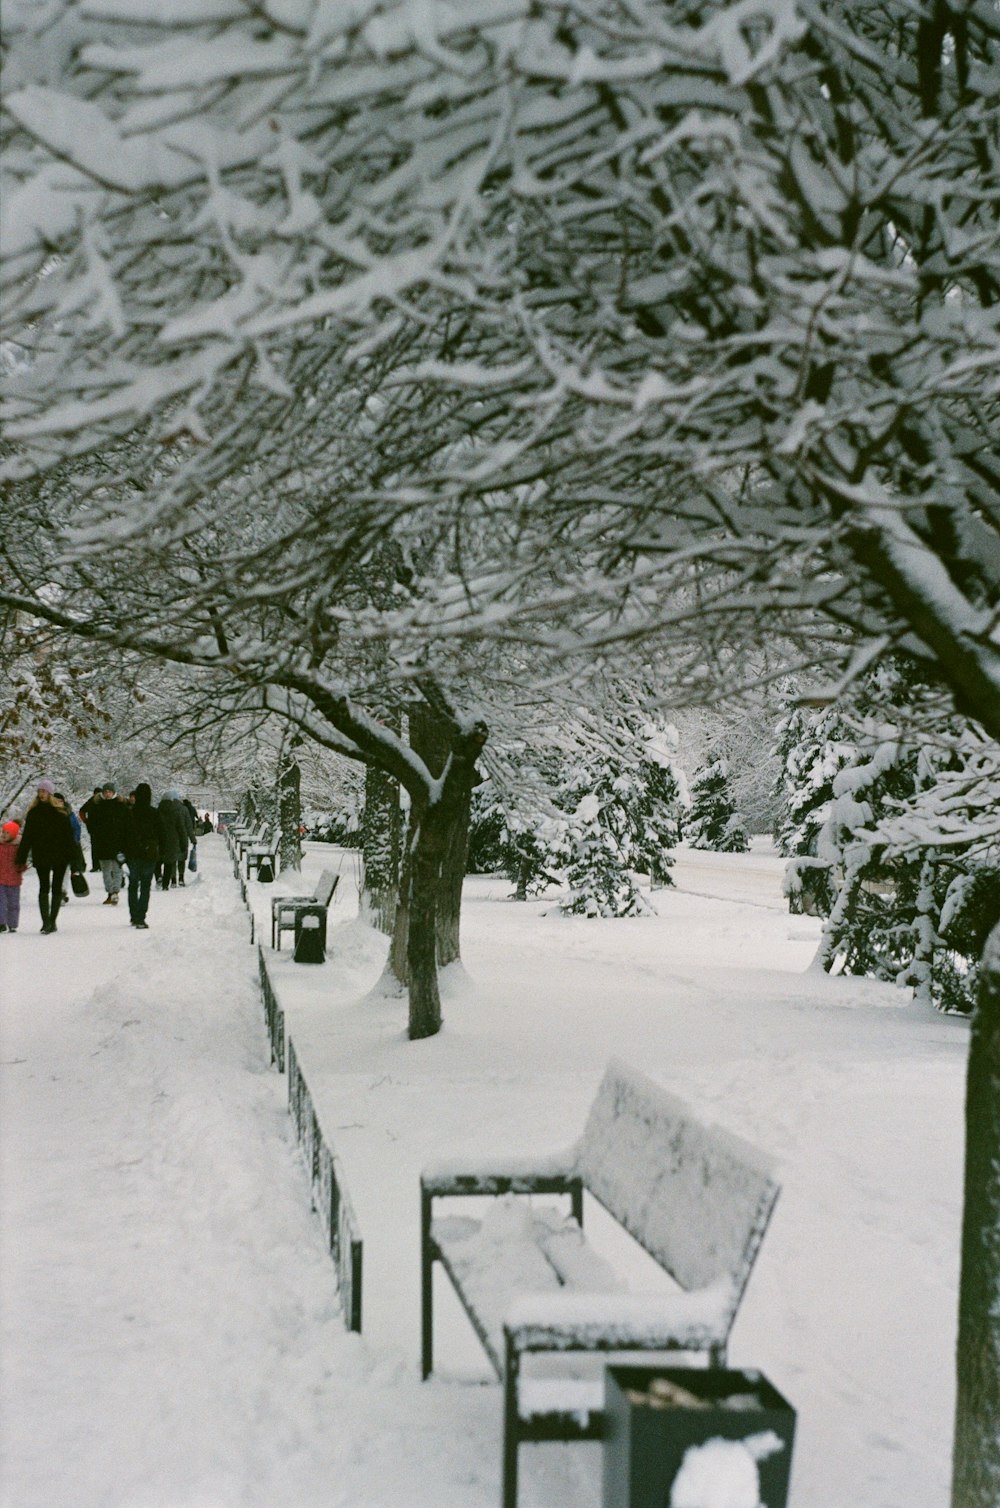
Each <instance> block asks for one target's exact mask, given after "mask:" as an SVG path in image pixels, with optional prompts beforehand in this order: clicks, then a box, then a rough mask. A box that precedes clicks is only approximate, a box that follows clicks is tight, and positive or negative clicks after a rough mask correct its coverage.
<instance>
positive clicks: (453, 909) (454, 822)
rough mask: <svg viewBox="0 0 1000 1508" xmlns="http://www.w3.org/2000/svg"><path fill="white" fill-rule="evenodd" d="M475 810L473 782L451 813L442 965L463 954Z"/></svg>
mask: <svg viewBox="0 0 1000 1508" xmlns="http://www.w3.org/2000/svg"><path fill="white" fill-rule="evenodd" d="M471 813H472V782H471V781H470V782H469V784H468V785H467V786H466V788H465V789H464V791H462V792H460V793H459V799H458V801H457V802H456V807H455V811H454V812H453V813H452V814H450V815H449V818H448V828H447V832H446V834H445V846H444V854H443V856H442V860H441V888H440V895H439V899H438V910H437V926H436V934H437V961H438V963H439V965H440V966H441V968H444V967H445V966H446V965H447V964H449V963H454V962H455V961H456V960H457V959H459V958H461V956H462V947H461V921H462V885H463V883H464V881H465V861H466V859H467V857H468V853H469V819H470V816H471Z"/></svg>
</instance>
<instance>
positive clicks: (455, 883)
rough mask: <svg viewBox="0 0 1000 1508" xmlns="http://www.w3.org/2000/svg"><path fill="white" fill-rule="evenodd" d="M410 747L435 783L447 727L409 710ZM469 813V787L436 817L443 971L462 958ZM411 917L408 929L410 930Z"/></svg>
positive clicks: (428, 712) (446, 749) (446, 746)
mask: <svg viewBox="0 0 1000 1508" xmlns="http://www.w3.org/2000/svg"><path fill="white" fill-rule="evenodd" d="M409 724H410V745H411V747H412V748H413V750H414V752H415V753H417V754H419V755H420V757H421V759H422V760H423V761H424V764H425V765H426V766H427V768H428V769H429V770H430V772H431V774H432V775H433V776H434V778H435V779H438V778H439V777H440V775H441V773H442V771H443V770H444V768H445V764H446V762H447V760H448V758H449V755H450V733H449V729H448V727H447V726H446V724H445V723H444V722H443V721H442V720H441V718H439V717H437V716H436V715H435V714H434V712H433V710H432V709H431V708H430V707H427V706H424V705H422V704H421V705H418V706H415V707H413V708H412V709H411V711H410V717H409ZM471 810H472V783H471V781H470V782H469V784H468V785H467V786H465V787H464V789H463V790H462V792H461V794H460V796H459V797H458V799H456V800H455V802H454V804H452V803H451V802H450V801H449V803H448V809H447V812H443V811H439V812H437V813H436V816H435V821H437V820H438V819H440V820H442V821H443V822H444V824H445V827H446V831H445V833H444V848H443V850H442V853H441V859H440V866H439V885H438V895H437V907H436V911H435V928H434V930H435V937H436V947H437V961H438V963H439V965H441V967H442V968H443V967H444V966H445V965H446V964H449V963H454V962H455V961H456V959H458V958H460V957H461V912H462V883H463V881H464V879H465V859H466V855H467V853H468V850H469V817H470V813H471ZM412 924H413V921H412V917H410V918H409V925H410V926H412Z"/></svg>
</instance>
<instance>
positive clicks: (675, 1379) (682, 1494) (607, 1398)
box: [604, 1366, 795, 1508]
mask: <svg viewBox="0 0 1000 1508" xmlns="http://www.w3.org/2000/svg"><path fill="white" fill-rule="evenodd" d="M604 1378H605V1386H604V1402H605V1418H604V1425H605V1433H604V1508H670V1505H671V1504H673V1503H674V1502H675V1501H679V1502H681V1503H684V1504H686V1503H687V1501H688V1491H687V1490H685V1489H686V1487H687V1486H688V1485H690V1486H691V1487H692V1488H693V1487H694V1480H695V1477H696V1476H698V1475H700V1476H701V1477H702V1478H704V1477H706V1476H707V1475H709V1474H710V1473H712V1472H713V1471H717V1472H722V1473H727V1474H729V1475H731V1474H732V1473H733V1472H734V1471H735V1472H736V1473H737V1474H739V1473H740V1472H743V1473H745V1474H748V1475H752V1473H753V1471H754V1469H756V1472H757V1478H758V1483H759V1486H758V1492H759V1496H760V1503H761V1508H787V1503H788V1483H789V1478H790V1476H791V1468H792V1443H793V1440H794V1436H795V1410H794V1409H793V1408H792V1406H791V1404H790V1403H788V1401H787V1400H786V1399H785V1398H783V1397H782V1396H781V1394H780V1393H779V1392H778V1390H777V1389H776V1388H774V1387H772V1385H771V1384H770V1383H769V1382H768V1381H767V1379H766V1378H765V1377H762V1376H761V1374H760V1373H759V1372H752V1371H751V1372H734V1371H727V1370H724V1369H722V1368H715V1367H712V1368H706V1369H704V1370H702V1369H695V1368H693V1367H653V1366H639V1367H617V1366H609V1367H607V1368H606V1369H605V1374H604ZM740 1444H742V1445H743V1447H744V1453H743V1455H739V1453H738V1452H737V1453H736V1454H734V1453H733V1450H732V1447H734V1446H736V1445H740ZM727 1447H728V1449H727ZM737 1456H738V1459H737ZM682 1472H683V1473H686V1475H687V1483H685V1482H684V1481H683V1480H682V1481H681V1482H678V1478H679V1477H681V1474H682ZM694 1500H695V1501H698V1500H699V1497H698V1495H697V1490H696V1489H695V1499H694Z"/></svg>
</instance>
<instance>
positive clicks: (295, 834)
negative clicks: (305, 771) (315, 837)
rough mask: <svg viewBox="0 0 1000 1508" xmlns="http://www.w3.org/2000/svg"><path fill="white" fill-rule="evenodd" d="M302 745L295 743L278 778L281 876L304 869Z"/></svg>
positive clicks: (290, 746) (292, 743) (279, 867)
mask: <svg viewBox="0 0 1000 1508" xmlns="http://www.w3.org/2000/svg"><path fill="white" fill-rule="evenodd" d="M301 742H302V740H301V738H298V737H296V738H294V739H292V741H291V744H290V745H289V748H288V750H287V752H286V754H285V758H284V762H283V764H282V767H281V770H280V771H279V774H278V823H279V830H280V833H281V841H280V844H279V847H278V869H279V872H283V871H284V870H286V869H301V868H302V836H301V831H300V829H301V827H302V771H301V769H300V768H299V762H298V759H297V758H296V756H295V752H294V751H295V749H296V748H297V747H298V745H299V744H301Z"/></svg>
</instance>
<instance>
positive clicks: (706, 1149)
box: [578, 1060, 779, 1319]
mask: <svg viewBox="0 0 1000 1508" xmlns="http://www.w3.org/2000/svg"><path fill="white" fill-rule="evenodd" d="M578 1170H579V1172H580V1174H581V1176H582V1177H583V1180H584V1183H585V1184H586V1186H587V1188H588V1189H589V1190H590V1192H591V1193H592V1194H593V1195H594V1197H595V1198H596V1199H598V1200H599V1201H600V1203H601V1204H603V1205H604V1207H605V1209H607V1210H608V1211H609V1212H610V1213H611V1214H612V1215H613V1216H614V1217H615V1219H616V1220H618V1221H619V1222H620V1223H621V1224H622V1225H623V1226H624V1227H625V1229H626V1230H627V1231H628V1232H629V1233H630V1235H632V1236H634V1237H635V1239H636V1240H637V1241H638V1242H639V1244H640V1245H641V1246H643V1247H644V1248H645V1250H646V1251H647V1252H649V1254H650V1256H652V1257H653V1258H655V1260H656V1261H657V1262H659V1264H660V1266H661V1267H663V1268H665V1269H666V1271H667V1272H669V1273H670V1274H671V1276H672V1277H673V1278H675V1279H676V1281H677V1282H678V1283H679V1284H680V1285H681V1287H682V1288H685V1289H687V1290H689V1291H690V1290H692V1289H697V1288H703V1287H707V1286H708V1285H709V1284H711V1283H714V1282H716V1281H718V1280H720V1279H721V1280H728V1282H729V1283H731V1285H732V1295H733V1298H732V1308H731V1314H730V1319H732V1317H733V1316H735V1313H736V1309H737V1306H738V1305H739V1301H740V1297H741V1296H742V1293H743V1289H744V1288H745V1287H746V1282H747V1279H748V1278H749V1276H750V1270H751V1268H752V1267H753V1263H754V1258H755V1257H756V1255H757V1248H758V1247H759V1246H760V1243H761V1240H762V1238H763V1235H764V1231H765V1230H766V1228H767V1222H768V1220H769V1218H770V1215H771V1210H772V1208H773V1207H774V1202H775V1200H776V1199H777V1197H778V1190H779V1186H778V1184H777V1183H776V1182H775V1179H774V1177H773V1174H772V1171H771V1168H770V1166H769V1164H768V1160H767V1159H766V1158H765V1156H764V1155H763V1153H761V1152H758V1151H757V1149H756V1148H754V1147H752V1146H751V1145H750V1144H749V1143H748V1142H744V1141H742V1140H741V1139H740V1138H739V1137H736V1136H732V1135H730V1133H729V1132H727V1131H724V1130H723V1129H722V1128H721V1127H719V1126H712V1125H706V1124H705V1123H704V1122H703V1121H701V1120H699V1119H698V1117H697V1115H696V1114H695V1112H694V1111H692V1110H691V1109H690V1107H689V1106H687V1105H685V1104H684V1102H683V1101H682V1100H679V1099H677V1098H676V1097H675V1096H674V1095H672V1094H668V1093H667V1091H666V1090H665V1089H661V1088H660V1086H659V1085H658V1084H654V1083H653V1082H652V1080H650V1079H647V1078H646V1077H645V1076H644V1075H643V1074H641V1073H637V1072H636V1070H635V1069H632V1068H629V1067H627V1066H626V1065H625V1064H623V1063H619V1062H616V1061H614V1060H612V1061H611V1063H609V1064H608V1068H607V1071H606V1072H605V1075H604V1079H603V1081H602V1083H601V1087H600V1089H599V1090H598V1092H597V1098H596V1099H595V1101H594V1103H593V1106H592V1107H591V1110H590V1115H589V1117H588V1119H587V1125H586V1127H585V1129H584V1133H583V1137H582V1138H581V1141H580V1144H579V1149H578Z"/></svg>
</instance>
